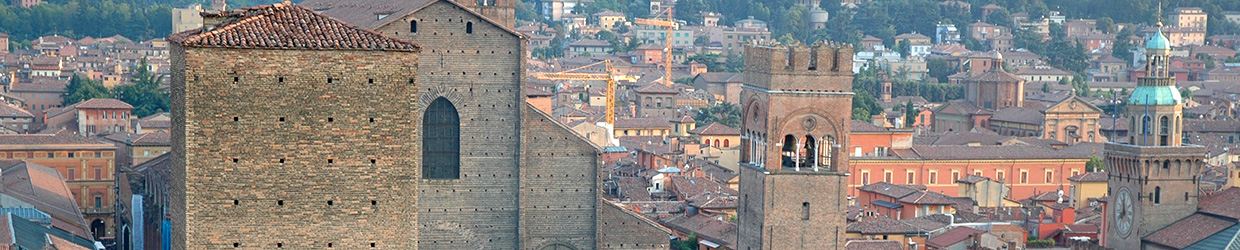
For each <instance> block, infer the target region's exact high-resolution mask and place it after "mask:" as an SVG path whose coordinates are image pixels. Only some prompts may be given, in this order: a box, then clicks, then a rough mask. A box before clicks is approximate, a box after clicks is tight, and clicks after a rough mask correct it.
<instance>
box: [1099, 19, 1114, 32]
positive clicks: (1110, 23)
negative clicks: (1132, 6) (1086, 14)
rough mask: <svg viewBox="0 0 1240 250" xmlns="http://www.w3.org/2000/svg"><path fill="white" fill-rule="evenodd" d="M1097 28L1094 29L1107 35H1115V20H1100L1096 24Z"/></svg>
mask: <svg viewBox="0 0 1240 250" xmlns="http://www.w3.org/2000/svg"><path fill="white" fill-rule="evenodd" d="M1095 26H1096V27H1094V28H1096V29H1098V31H1101V32H1102V33H1106V34H1115V31H1116V30H1115V20H1111V18H1110V17H1102V18H1098V21H1097V23H1096V24H1095Z"/></svg>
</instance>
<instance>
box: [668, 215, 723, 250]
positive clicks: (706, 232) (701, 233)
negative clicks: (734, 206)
mask: <svg viewBox="0 0 1240 250" xmlns="http://www.w3.org/2000/svg"><path fill="white" fill-rule="evenodd" d="M660 222H661V223H662V224H663V225H665V226H667V227H670V228H675V229H676V230H677V231H682V232H693V233H694V234H696V235H697V236H698V238H699V239H705V240H709V241H711V242H714V243H717V244H720V245H726V246H729V248H731V249H735V247H736V235H737V234H736V232H737V231H736V230H737V227H736V224H732V223H728V222H724V221H720V220H718V219H715V218H714V217H712V216H708V215H705V214H697V215H694V216H687V215H684V214H682V215H678V216H674V217H671V218H667V219H665V220H662V221H660Z"/></svg>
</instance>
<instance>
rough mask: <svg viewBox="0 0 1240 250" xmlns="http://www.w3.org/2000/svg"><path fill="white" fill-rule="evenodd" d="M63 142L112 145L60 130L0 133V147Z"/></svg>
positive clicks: (100, 145) (60, 143) (58, 143)
mask: <svg viewBox="0 0 1240 250" xmlns="http://www.w3.org/2000/svg"><path fill="white" fill-rule="evenodd" d="M64 144H92V145H91V146H98V147H113V146H112V144H108V143H103V142H99V141H97V140H95V139H91V138H86V137H81V136H77V135H74V134H71V133H69V132H66V131H63V130H62V131H60V132H58V133H55V134H15V135H0V147H4V146H8V145H22V146H29V145H64Z"/></svg>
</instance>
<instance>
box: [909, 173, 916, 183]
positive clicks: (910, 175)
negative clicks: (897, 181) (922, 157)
mask: <svg viewBox="0 0 1240 250" xmlns="http://www.w3.org/2000/svg"><path fill="white" fill-rule="evenodd" d="M914 180H915V179H914V178H913V172H908V184H913V182H914Z"/></svg>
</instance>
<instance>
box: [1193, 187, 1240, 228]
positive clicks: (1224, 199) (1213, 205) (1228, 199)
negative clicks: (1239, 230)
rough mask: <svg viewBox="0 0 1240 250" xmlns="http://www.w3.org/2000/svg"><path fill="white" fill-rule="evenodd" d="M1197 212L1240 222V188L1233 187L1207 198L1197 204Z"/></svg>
mask: <svg viewBox="0 0 1240 250" xmlns="http://www.w3.org/2000/svg"><path fill="white" fill-rule="evenodd" d="M1197 207H1198V209H1197V211H1198V212H1201V213H1208V214H1213V215H1218V216H1223V217H1227V218H1232V219H1235V220H1240V209H1236V208H1240V187H1231V188H1228V189H1224V190H1222V191H1218V192H1215V193H1214V195H1210V196H1206V197H1205V198H1204V199H1201V202H1200V203H1198V204H1197Z"/></svg>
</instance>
